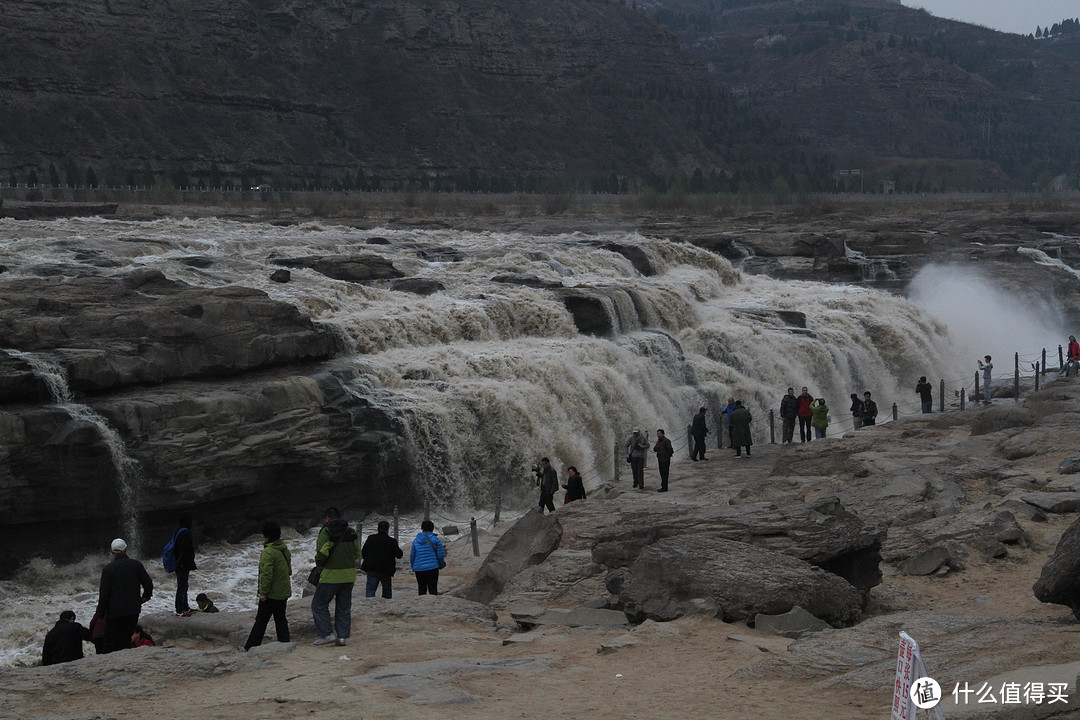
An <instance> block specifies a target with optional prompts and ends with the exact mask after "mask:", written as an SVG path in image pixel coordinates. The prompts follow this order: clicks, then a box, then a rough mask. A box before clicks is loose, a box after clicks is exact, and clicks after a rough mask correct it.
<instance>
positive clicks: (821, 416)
mask: <svg viewBox="0 0 1080 720" xmlns="http://www.w3.org/2000/svg"><path fill="white" fill-rule="evenodd" d="M813 410H814V417H812V418H811V419H810V425H811V426H812V427H813V428H814V434H815V435H817V438H818V440H822V439H824V438H825V430H826V429H827V428H828V427H829V405H828V403H826V402H825V398H818V399H817V400H815V401H814V408H813Z"/></svg>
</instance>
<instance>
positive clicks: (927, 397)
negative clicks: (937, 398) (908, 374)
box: [915, 375, 934, 415]
mask: <svg viewBox="0 0 1080 720" xmlns="http://www.w3.org/2000/svg"><path fill="white" fill-rule="evenodd" d="M915 392H917V393H918V394H919V400H920V402H922V411H923V414H924V415H928V414H930V413H932V412H933V411H934V392H933V388H932V387H931V386H930V383H928V382H926V376H925V375H923V376H922V377H920V378H919V382H917V383H916V384H915Z"/></svg>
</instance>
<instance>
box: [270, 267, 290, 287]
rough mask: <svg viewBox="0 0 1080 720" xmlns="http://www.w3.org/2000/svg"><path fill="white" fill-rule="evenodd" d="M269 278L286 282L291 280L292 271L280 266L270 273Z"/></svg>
mask: <svg viewBox="0 0 1080 720" xmlns="http://www.w3.org/2000/svg"><path fill="white" fill-rule="evenodd" d="M270 279H271V280H272V281H274V282H276V283H287V282H289V281H290V280H292V273H291V272H289V271H288V270H285V269H284V268H281V269H278V270H275V271H274V272H272V273H270Z"/></svg>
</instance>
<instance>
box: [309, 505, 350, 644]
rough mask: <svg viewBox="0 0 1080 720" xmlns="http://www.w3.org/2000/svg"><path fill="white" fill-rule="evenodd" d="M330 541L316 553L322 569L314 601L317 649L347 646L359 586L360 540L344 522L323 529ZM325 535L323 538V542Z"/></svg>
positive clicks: (340, 520)
mask: <svg viewBox="0 0 1080 720" xmlns="http://www.w3.org/2000/svg"><path fill="white" fill-rule="evenodd" d="M323 531H325V533H326V541H325V542H323V543H322V544H321V545H320V546H319V547H318V549H317V551H316V553H315V564H316V565H317V566H318V567H320V568H322V572H320V573H319V585H318V587H316V588H315V594H314V595H313V596H312V597H311V614H312V616H313V617H314V619H315V634H316V635H318V637H317V638H316V639H315V643H314V644H315V645H338V646H341V645H344V644H345V641H346V639H347V638H348V637H349V636H350V635H351V634H352V593H353V585H355V584H356V559H357V558H358V557H360V538H359V537H357V535H356V532H355V531H354V530H353V529H352V528H351V527H349V523H347V522H346V521H345V520H342V519H341V518H336V519H333V520H331V521H330V522H328V523H327V524H326V527H324V528H323ZM323 531H320V533H319V538H320V541H321V539H322V534H323ZM331 598H332V599H333V600H334V627H333V628H332V629H331V627H330V600H331Z"/></svg>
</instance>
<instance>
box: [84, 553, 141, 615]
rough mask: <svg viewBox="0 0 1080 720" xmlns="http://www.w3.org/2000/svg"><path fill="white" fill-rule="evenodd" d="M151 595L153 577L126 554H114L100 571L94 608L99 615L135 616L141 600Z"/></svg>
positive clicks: (139, 608) (139, 563)
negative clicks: (96, 600) (95, 607)
mask: <svg viewBox="0 0 1080 720" xmlns="http://www.w3.org/2000/svg"><path fill="white" fill-rule="evenodd" d="M140 589H141V590H142V592H141V593H140V592H139V590H140ZM153 595H154V581H153V580H151V579H150V576H149V575H147V574H146V568H144V567H143V564H142V563H141V562H139V561H138V560H135V559H134V558H129V557H128V556H127V555H117V556H116V557H115V558H113V560H112V562H110V563H109V564H108V565H106V566H105V569H104V570H102V571H101V585H100V588H99V590H98V604H97V612H98V614H100V615H101V616H102V617H131V616H132V615H134V616H136V617H137V616H138V615H139V611H140V610H141V609H142V604H143V603H144V602H146V601H147V600H149V599H150V598H151V597H152V596H153Z"/></svg>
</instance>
